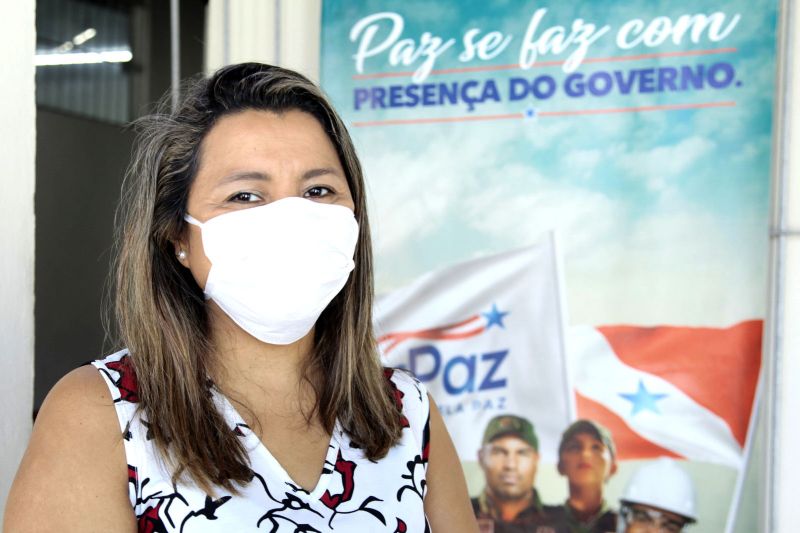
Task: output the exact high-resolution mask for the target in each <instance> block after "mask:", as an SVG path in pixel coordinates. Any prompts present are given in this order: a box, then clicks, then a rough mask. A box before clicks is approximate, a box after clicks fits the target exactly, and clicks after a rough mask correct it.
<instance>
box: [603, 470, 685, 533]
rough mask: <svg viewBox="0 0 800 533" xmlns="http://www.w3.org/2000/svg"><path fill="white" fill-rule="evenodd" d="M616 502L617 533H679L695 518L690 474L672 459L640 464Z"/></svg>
mask: <svg viewBox="0 0 800 533" xmlns="http://www.w3.org/2000/svg"><path fill="white" fill-rule="evenodd" d="M619 503H620V513H619V514H620V516H619V522H618V525H617V532H618V533H680V532H681V531H683V530H684V528H685V527H686V526H687V525H688V524H693V523H695V522H696V521H697V511H696V509H695V493H694V484H693V483H692V478H691V477H689V474H687V473H686V471H685V470H683V469H682V468H681V467H679V466H678V464H677V463H676V462H675V461H673V460H672V459H667V458H661V459H658V460H657V461H653V462H651V463H648V464H646V465H644V466H642V467H640V468H639V469H638V470H637V471H636V472H635V473H634V474H633V476H632V477H631V479H630V481H629V482H628V486H627V488H626V489H625V493H624V494H623V496H622V497H621V498H620V502H619Z"/></svg>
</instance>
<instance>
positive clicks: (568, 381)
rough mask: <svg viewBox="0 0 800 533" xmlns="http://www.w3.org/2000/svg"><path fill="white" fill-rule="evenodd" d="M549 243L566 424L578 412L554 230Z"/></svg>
mask: <svg viewBox="0 0 800 533" xmlns="http://www.w3.org/2000/svg"><path fill="white" fill-rule="evenodd" d="M547 237H548V240H549V241H550V249H551V250H552V254H551V257H552V259H553V270H554V272H555V273H556V283H557V285H558V286H557V287H556V290H557V291H558V298H557V300H558V319H559V323H560V325H561V327H560V328H559V330H560V331H559V335H558V337H559V338H558V341H559V343H560V344H561V354H562V363H563V364H562V369H561V371H562V375H563V384H564V393H565V394H566V406H567V413H568V414H569V418H570V420H568V421H567V423H569V422H571V421H573V420H575V419H577V418H578V410H577V407H576V406H575V387H574V384H573V383H572V372H571V370H572V368H571V366H570V358H569V352H568V351H567V349H568V346H567V334H566V333H567V327H568V317H567V303H566V294H567V293H566V290H565V284H564V268H563V264H562V261H561V247H560V246H559V239H558V234H557V233H556V230H550V231H549V232H548V234H547Z"/></svg>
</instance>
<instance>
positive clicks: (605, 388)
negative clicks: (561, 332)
mask: <svg viewBox="0 0 800 533" xmlns="http://www.w3.org/2000/svg"><path fill="white" fill-rule="evenodd" d="M761 335H762V321H761V320H748V321H744V322H741V323H738V324H735V325H733V326H730V327H727V328H692V327H675V326H659V327H640V326H601V327H596V328H595V327H590V326H576V327H573V328H570V330H569V336H568V346H569V353H570V362H571V365H572V367H573V369H574V372H575V374H574V376H575V377H574V382H575V392H576V403H577V411H578V416H579V417H580V418H589V419H592V420H596V421H598V422H600V423H601V424H603V425H605V426H607V427H608V428H609V429H610V430H611V432H612V434H613V437H614V441H615V443H616V445H617V448H618V456H619V458H620V459H637V458H649V457H658V456H668V457H677V458H685V459H691V460H696V461H706V462H712V463H718V464H724V465H728V466H731V467H734V468H740V467H741V466H742V461H743V448H744V446H745V440H746V438H747V433H748V430H749V428H748V425H749V422H750V419H751V412H752V409H753V402H754V399H755V394H756V388H757V383H758V376H759V371H760V368H761Z"/></svg>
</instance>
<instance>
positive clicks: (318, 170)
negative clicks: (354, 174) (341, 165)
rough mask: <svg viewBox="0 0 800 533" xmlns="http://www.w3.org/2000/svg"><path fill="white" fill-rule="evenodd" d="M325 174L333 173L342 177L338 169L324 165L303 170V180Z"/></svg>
mask: <svg viewBox="0 0 800 533" xmlns="http://www.w3.org/2000/svg"><path fill="white" fill-rule="evenodd" d="M325 174H333V175H334V176H338V177H342V176H340V175H339V173H338V172H337V171H336V169H334V168H332V167H322V168H312V169H311V170H306V171H305V172H303V177H302V179H303V180H310V179H311V178H316V177H318V176H324V175H325Z"/></svg>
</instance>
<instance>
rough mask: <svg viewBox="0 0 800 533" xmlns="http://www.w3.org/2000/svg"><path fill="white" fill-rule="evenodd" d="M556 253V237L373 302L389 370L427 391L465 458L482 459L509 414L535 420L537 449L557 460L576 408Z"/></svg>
mask: <svg viewBox="0 0 800 533" xmlns="http://www.w3.org/2000/svg"><path fill="white" fill-rule="evenodd" d="M555 249H556V247H555V238H554V236H553V235H552V234H550V235H549V236H548V238H547V239H546V240H545V241H544V242H543V243H541V244H539V245H537V246H532V247H528V248H523V249H521V250H515V251H512V252H506V253H502V254H498V255H494V256H490V257H486V258H481V259H475V260H472V261H468V262H464V263H460V264H458V265H455V266H451V267H448V268H444V269H441V270H438V271H436V272H433V273H429V274H427V275H425V276H423V277H421V278H420V279H418V280H416V281H415V282H414V283H412V284H410V285H409V286H407V287H405V288H403V289H399V290H396V291H394V292H392V293H390V294H388V295H387V296H385V297H384V298H382V299H380V300H379V301H378V302H377V304H376V306H375V323H376V333H377V335H378V344H379V346H380V348H381V352H382V354H383V356H384V359H385V361H386V364H387V365H389V366H396V367H401V368H407V369H409V370H411V372H413V373H414V374H415V375H416V376H417V378H418V379H419V380H420V381H422V382H423V383H424V384H425V385H426V387H427V388H428V391H429V392H430V393H431V394H432V395H433V397H434V398H435V399H436V402H437V405H438V407H439V410H440V411H441V413H442V417H443V418H444V420H445V423H446V424H447V427H448V430H449V431H450V435H451V437H452V438H453V442H454V443H455V446H456V449H457V451H458V453H459V455H460V456H461V458H462V459H464V460H467V461H475V460H476V458H477V454H478V450H479V449H480V448H481V439H482V438H483V430H484V428H485V427H486V425H487V424H488V422H489V420H491V419H492V418H493V417H495V416H497V415H499V414H505V413H513V414H515V415H520V416H523V417H526V418H528V419H530V420H535V425H536V431H537V433H538V438H539V441H540V453H541V454H543V456H544V458H545V459H546V460H548V461H550V462H555V461H556V460H557V455H558V454H557V450H558V439H559V438H560V436H561V431H562V430H563V428H564V427H566V425H568V424H569V422H570V421H571V420H572V419H573V417H574V415H573V413H572V410H573V409H574V408H573V407H572V404H573V401H572V395H571V391H570V386H569V385H568V382H567V369H566V354H565V353H564V323H563V315H562V309H563V302H562V296H561V294H560V281H559V272H558V268H557V264H558V263H557V259H556V251H555ZM542 405H547V406H548V409H547V410H546V411H543V410H542V409H541V406H542Z"/></svg>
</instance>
